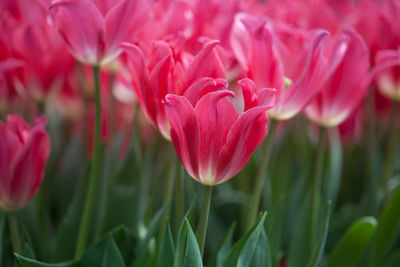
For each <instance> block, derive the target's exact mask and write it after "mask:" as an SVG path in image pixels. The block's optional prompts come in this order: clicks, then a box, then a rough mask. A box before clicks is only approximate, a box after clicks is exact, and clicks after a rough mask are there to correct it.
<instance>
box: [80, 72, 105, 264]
mask: <svg viewBox="0 0 400 267" xmlns="http://www.w3.org/2000/svg"><path fill="white" fill-rule="evenodd" d="M93 78H94V85H95V104H96V123H95V136H94V152H93V159H92V168H91V176H90V181H89V187H88V192H87V195H86V200H85V206H84V209H83V216H82V219H81V224H80V228H79V234H78V240H77V244H76V250H75V259H80V258H81V257H82V255H83V252H84V251H85V247H86V242H87V239H88V230H89V224H90V217H91V215H92V211H93V206H94V203H95V196H96V191H97V184H98V180H99V167H100V132H101V101H100V68H99V66H93Z"/></svg>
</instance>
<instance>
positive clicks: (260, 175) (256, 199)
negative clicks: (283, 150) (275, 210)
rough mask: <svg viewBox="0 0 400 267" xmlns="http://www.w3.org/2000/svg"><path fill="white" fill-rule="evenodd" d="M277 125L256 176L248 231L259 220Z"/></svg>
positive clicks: (273, 121) (274, 126)
mask: <svg viewBox="0 0 400 267" xmlns="http://www.w3.org/2000/svg"><path fill="white" fill-rule="evenodd" d="M277 125H278V121H277V120H272V121H271V125H270V127H269V133H268V136H267V140H266V143H265V146H264V148H263V152H264V153H263V156H262V159H261V164H260V167H259V169H258V172H257V175H256V180H255V182H254V188H253V198H252V200H251V204H250V210H249V213H248V216H247V223H246V231H248V230H250V229H251V227H252V226H253V224H254V223H255V221H256V218H257V212H258V209H259V206H260V199H261V192H262V189H263V185H264V177H265V171H266V170H267V167H268V164H269V160H270V158H271V151H272V146H273V145H272V144H273V141H274V136H275V132H276V128H277Z"/></svg>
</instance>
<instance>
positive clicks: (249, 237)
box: [223, 213, 267, 267]
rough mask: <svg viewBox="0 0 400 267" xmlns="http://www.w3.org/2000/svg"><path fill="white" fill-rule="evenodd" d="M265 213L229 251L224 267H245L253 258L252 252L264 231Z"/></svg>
mask: <svg viewBox="0 0 400 267" xmlns="http://www.w3.org/2000/svg"><path fill="white" fill-rule="evenodd" d="M266 215H267V213H263V215H262V216H261V218H259V219H258V221H257V222H256V225H255V226H254V227H253V228H252V229H251V230H250V232H248V233H247V234H246V235H245V236H243V237H242V238H241V239H240V240H239V241H238V242H237V243H236V244H235V245H234V246H233V248H232V249H231V251H230V252H229V254H228V256H227V257H226V259H225V261H224V264H223V266H224V267H235V266H237V267H247V266H250V262H251V260H252V258H253V255H254V251H255V249H256V247H257V241H258V239H259V237H260V234H261V232H262V229H264V221H265V217H266Z"/></svg>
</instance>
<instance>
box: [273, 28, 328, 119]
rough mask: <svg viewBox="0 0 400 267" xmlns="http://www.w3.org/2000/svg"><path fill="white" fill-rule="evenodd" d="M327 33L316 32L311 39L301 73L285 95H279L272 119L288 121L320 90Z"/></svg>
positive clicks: (323, 74) (324, 62)
mask: <svg viewBox="0 0 400 267" xmlns="http://www.w3.org/2000/svg"><path fill="white" fill-rule="evenodd" d="M327 36H328V32H326V31H317V32H315V33H314V36H313V37H312V39H311V46H310V49H307V50H306V51H304V53H306V54H308V58H307V59H306V62H304V63H303V67H302V69H303V70H302V72H301V74H300V76H299V77H297V78H296V79H295V81H294V82H293V83H292V84H291V85H289V87H288V88H287V89H286V92H285V94H282V95H281V98H280V101H279V104H278V106H277V108H276V110H273V111H272V113H274V117H277V118H279V119H285V120H286V119H290V118H292V117H293V116H295V115H296V114H298V113H299V112H300V111H301V110H302V109H303V108H304V107H305V106H306V105H307V104H308V103H309V102H310V100H311V99H312V98H313V97H314V96H315V95H316V94H317V93H318V92H319V91H320V90H321V86H322V84H323V82H324V77H325V75H326V60H325V59H324V57H323V48H324V46H325V44H326V42H324V41H325V40H326V37H327Z"/></svg>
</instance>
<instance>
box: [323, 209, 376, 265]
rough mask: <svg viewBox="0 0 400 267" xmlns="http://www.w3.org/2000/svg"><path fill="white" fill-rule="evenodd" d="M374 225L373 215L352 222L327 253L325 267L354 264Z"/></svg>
mask: <svg viewBox="0 0 400 267" xmlns="http://www.w3.org/2000/svg"><path fill="white" fill-rule="evenodd" d="M375 227H376V220H375V218H373V217H364V218H361V219H359V220H357V221H356V222H355V223H353V225H352V226H351V227H350V228H349V229H348V230H347V232H346V233H345V234H344V236H343V237H342V239H341V240H340V241H339V243H338V244H337V245H336V246H335V248H334V249H333V250H332V252H331V253H330V254H329V257H328V260H327V262H326V267H336V266H341V267H346V266H349V267H351V266H356V264H357V263H358V261H359V260H360V259H361V256H362V255H363V253H364V251H365V250H366V248H367V246H368V244H369V242H370V240H371V238H372V236H373V234H374V231H375Z"/></svg>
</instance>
